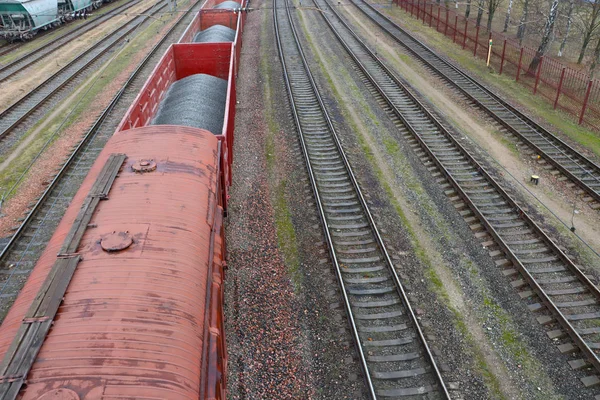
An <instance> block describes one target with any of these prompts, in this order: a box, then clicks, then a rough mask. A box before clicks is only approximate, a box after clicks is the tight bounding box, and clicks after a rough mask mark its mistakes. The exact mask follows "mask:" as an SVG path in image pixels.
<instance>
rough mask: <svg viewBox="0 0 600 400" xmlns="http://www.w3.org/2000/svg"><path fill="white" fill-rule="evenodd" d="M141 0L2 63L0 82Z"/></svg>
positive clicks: (114, 10) (126, 4)
mask: <svg viewBox="0 0 600 400" xmlns="http://www.w3.org/2000/svg"><path fill="white" fill-rule="evenodd" d="M140 1H141V0H136V1H131V2H128V3H125V4H121V5H120V6H119V7H117V8H115V9H113V10H111V11H109V12H107V13H104V14H101V15H100V16H98V17H97V18H94V19H92V20H90V21H89V22H88V23H86V24H82V25H80V26H78V27H77V28H75V29H72V30H70V31H68V32H65V33H64V34H63V35H61V36H58V37H56V38H54V39H52V40H51V41H49V42H47V43H44V45H43V46H42V47H38V48H36V49H33V50H32V51H30V52H28V53H25V54H23V55H21V56H19V57H18V58H17V59H15V60H13V61H11V62H9V63H7V64H4V65H0V82H4V81H6V80H8V79H10V78H12V77H13V76H14V75H16V74H18V73H20V72H21V71H22V70H23V69H25V68H27V67H29V66H31V65H33V64H35V63H37V62H39V61H41V60H42V59H44V58H46V57H47V56H49V55H50V54H52V53H54V52H55V51H56V50H58V49H60V48H61V47H63V46H64V45H66V44H68V43H71V41H73V40H75V39H76V38H77V37H79V36H81V35H83V34H84V33H86V32H89V31H90V30H92V29H93V28H95V27H97V26H98V25H100V24H103V23H104V22H106V21H108V20H109V19H111V18H113V17H114V16H116V15H118V14H119V13H121V12H123V11H125V10H127V9H129V8H131V7H133V6H134V5H136V4H138V3H140ZM0 55H1V54H0ZM59 57H60V55H59Z"/></svg>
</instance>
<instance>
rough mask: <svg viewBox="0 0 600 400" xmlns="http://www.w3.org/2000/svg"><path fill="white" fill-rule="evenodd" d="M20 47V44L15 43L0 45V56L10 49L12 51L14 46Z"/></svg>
mask: <svg viewBox="0 0 600 400" xmlns="http://www.w3.org/2000/svg"><path fill="white" fill-rule="evenodd" d="M19 47H21V44H17V43H10V44H7V45H5V46H2V47H0V57H1V56H3V55H5V54H8V53H10V52H11V51H13V50H14V49H16V48H19Z"/></svg>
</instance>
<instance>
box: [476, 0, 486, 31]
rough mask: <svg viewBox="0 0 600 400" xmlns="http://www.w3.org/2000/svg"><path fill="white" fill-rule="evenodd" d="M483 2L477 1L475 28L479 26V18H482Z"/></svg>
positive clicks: (482, 0) (483, 0) (481, 0)
mask: <svg viewBox="0 0 600 400" xmlns="http://www.w3.org/2000/svg"><path fill="white" fill-rule="evenodd" d="M484 2H485V0H477V23H476V24H475V26H479V25H481V17H483V6H484Z"/></svg>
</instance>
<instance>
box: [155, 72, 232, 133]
mask: <svg viewBox="0 0 600 400" xmlns="http://www.w3.org/2000/svg"><path fill="white" fill-rule="evenodd" d="M226 99H227V81H226V80H225V79H220V78H217V77H214V76H212V75H206V74H195V75H190V76H188V77H185V78H183V79H180V80H178V81H177V82H175V83H173V84H172V85H171V87H170V88H169V90H168V91H167V94H166V95H165V97H164V99H163V100H162V101H161V103H160V106H159V108H158V111H157V113H156V116H155V117H154V119H153V120H152V123H151V125H185V126H191V127H194V128H200V129H206V130H209V131H211V132H212V133H213V134H215V135H220V134H221V131H222V130H223V119H224V116H225V101H226Z"/></svg>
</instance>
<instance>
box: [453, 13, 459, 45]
mask: <svg viewBox="0 0 600 400" xmlns="http://www.w3.org/2000/svg"><path fill="white" fill-rule="evenodd" d="M457 25H458V15H455V16H454V36H453V37H452V43H456V26H457Z"/></svg>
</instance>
